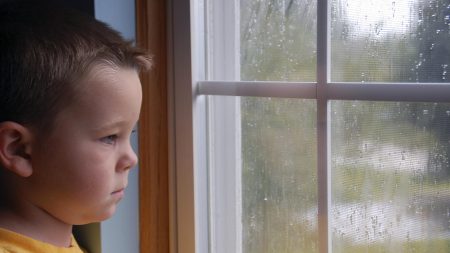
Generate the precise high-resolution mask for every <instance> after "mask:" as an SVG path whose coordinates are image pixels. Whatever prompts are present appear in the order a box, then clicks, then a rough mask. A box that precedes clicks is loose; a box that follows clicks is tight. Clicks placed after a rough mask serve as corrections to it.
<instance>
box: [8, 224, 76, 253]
mask: <svg viewBox="0 0 450 253" xmlns="http://www.w3.org/2000/svg"><path fill="white" fill-rule="evenodd" d="M72 241H73V243H72V246H71V247H69V248H61V247H56V246H54V245H51V244H48V243H45V242H41V241H38V240H35V239H33V238H30V237H27V236H24V235H21V234H18V233H15V232H13V231H10V230H7V229H3V228H0V253H83V252H84V251H83V250H81V248H80V247H79V246H78V244H77V242H76V241H75V239H74V238H73V237H72Z"/></svg>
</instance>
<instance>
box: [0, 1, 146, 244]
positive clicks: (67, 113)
mask: <svg viewBox="0 0 450 253" xmlns="http://www.w3.org/2000/svg"><path fill="white" fill-rule="evenodd" d="M36 2H38V4H39V5H37V4H31V3H25V2H22V3H9V4H3V5H0V252H2V253H3V252H45V253H51V252H61V253H63V252H74V253H75V252H77V253H78V252H81V250H80V249H79V247H78V246H77V243H76V241H75V240H74V239H73V236H72V225H75V224H86V223H91V222H98V221H102V220H105V219H107V218H109V217H111V215H112V214H113V213H114V211H115V208H116V205H117V203H118V202H119V201H120V199H121V198H122V197H123V195H124V189H125V188H126V186H127V176H128V171H129V169H130V168H132V167H134V166H135V165H136V163H137V157H136V154H135V153H134V152H133V150H132V148H131V146H130V142H129V138H130V134H131V133H132V130H133V127H134V125H135V124H136V122H137V120H138V117H139V111H140V106H141V99H142V91H141V86H140V81H139V78H138V70H139V69H142V68H144V69H148V68H149V67H150V64H151V63H150V60H149V58H148V57H147V55H146V54H145V53H144V52H142V51H140V50H139V49H137V48H134V47H132V46H131V45H130V43H128V42H125V41H124V40H123V39H122V37H121V36H120V35H119V34H118V33H117V32H115V31H113V30H112V29H111V28H109V27H108V26H106V25H105V24H103V23H101V22H99V21H96V20H95V19H93V18H90V17H87V16H84V15H81V14H79V13H75V12H74V11H70V10H64V9H55V8H53V7H52V6H50V5H45V4H43V3H42V2H40V1H36Z"/></svg>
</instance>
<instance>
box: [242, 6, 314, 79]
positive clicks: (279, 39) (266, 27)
mask: <svg viewBox="0 0 450 253" xmlns="http://www.w3.org/2000/svg"><path fill="white" fill-rule="evenodd" d="M239 2H240V42H241V46H240V50H241V51H240V58H241V59H240V62H241V80H247V81H296V82H311V81H315V80H316V59H317V57H316V49H317V46H316V44H317V43H316V42H317V39H316V36H317V35H316V34H317V33H316V30H317V14H316V12H317V9H316V7H317V1H314V0H305V1H287V0H241V1H239Z"/></svg>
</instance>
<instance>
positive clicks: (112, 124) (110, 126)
mask: <svg viewBox="0 0 450 253" xmlns="http://www.w3.org/2000/svg"><path fill="white" fill-rule="evenodd" d="M127 124H128V122H127V121H126V120H117V121H111V122H109V123H106V124H102V125H101V126H98V127H94V128H93V130H94V131H96V132H100V131H104V130H109V129H113V128H116V127H121V126H123V125H127Z"/></svg>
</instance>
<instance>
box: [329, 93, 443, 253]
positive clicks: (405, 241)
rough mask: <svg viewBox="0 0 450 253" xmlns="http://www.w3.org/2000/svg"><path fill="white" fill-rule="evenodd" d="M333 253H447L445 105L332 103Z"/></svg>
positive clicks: (331, 218)
mask: <svg viewBox="0 0 450 253" xmlns="http://www.w3.org/2000/svg"><path fill="white" fill-rule="evenodd" d="M331 147H332V149H331V173H332V174H331V185H332V188H331V192H332V196H331V200H332V206H331V210H330V213H331V216H330V220H331V233H332V252H333V253H339V252H342V253H344V252H418V253H421V252H433V253H445V252H450V164H449V154H450V104H437V103H407V102H395V103H394V102H362V101H332V103H331Z"/></svg>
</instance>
